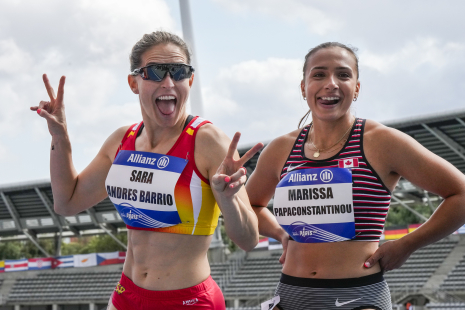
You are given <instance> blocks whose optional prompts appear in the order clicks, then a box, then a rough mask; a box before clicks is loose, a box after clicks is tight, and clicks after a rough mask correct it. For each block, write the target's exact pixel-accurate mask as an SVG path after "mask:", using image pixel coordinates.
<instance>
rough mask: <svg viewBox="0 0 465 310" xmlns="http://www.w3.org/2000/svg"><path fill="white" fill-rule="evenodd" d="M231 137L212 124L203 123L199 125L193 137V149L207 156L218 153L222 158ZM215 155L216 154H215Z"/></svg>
mask: <svg viewBox="0 0 465 310" xmlns="http://www.w3.org/2000/svg"><path fill="white" fill-rule="evenodd" d="M229 143H231V139H229V137H228V136H227V135H226V134H225V133H224V132H223V131H222V130H221V129H219V128H218V127H216V126H215V125H213V124H210V123H209V124H205V125H203V126H202V127H200V129H199V131H198V132H197V136H196V138H195V149H196V152H197V150H198V151H199V152H200V153H202V154H209V156H210V157H211V156H215V155H218V156H219V157H221V158H224V156H225V154H226V152H227V150H228V146H229ZM215 157H216V156H215Z"/></svg>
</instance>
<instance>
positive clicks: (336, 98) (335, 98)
mask: <svg viewBox="0 0 465 310" xmlns="http://www.w3.org/2000/svg"><path fill="white" fill-rule="evenodd" d="M321 99H323V100H339V99H340V98H339V97H321Z"/></svg>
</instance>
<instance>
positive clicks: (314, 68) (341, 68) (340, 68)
mask: <svg viewBox="0 0 465 310" xmlns="http://www.w3.org/2000/svg"><path fill="white" fill-rule="evenodd" d="M311 70H328V67H313V68H312V69H311ZM336 70H350V71H352V68H350V67H336Z"/></svg>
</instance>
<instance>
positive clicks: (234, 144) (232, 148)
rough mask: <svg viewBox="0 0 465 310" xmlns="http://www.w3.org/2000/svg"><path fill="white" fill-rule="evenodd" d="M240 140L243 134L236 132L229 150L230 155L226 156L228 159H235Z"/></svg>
mask: <svg viewBox="0 0 465 310" xmlns="http://www.w3.org/2000/svg"><path fill="white" fill-rule="evenodd" d="M240 138H241V133H240V132H236V133H235V134H234V137H233V139H232V141H231V144H229V149H228V153H227V154H226V158H233V157H234V153H236V149H237V144H238V143H239V139H240Z"/></svg>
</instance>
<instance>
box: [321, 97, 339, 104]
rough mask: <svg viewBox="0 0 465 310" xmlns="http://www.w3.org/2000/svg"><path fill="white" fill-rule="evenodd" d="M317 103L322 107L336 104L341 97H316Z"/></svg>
mask: <svg viewBox="0 0 465 310" xmlns="http://www.w3.org/2000/svg"><path fill="white" fill-rule="evenodd" d="M317 99H318V102H319V103H321V104H324V105H333V104H338V103H339V101H341V97H318V98H317Z"/></svg>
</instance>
